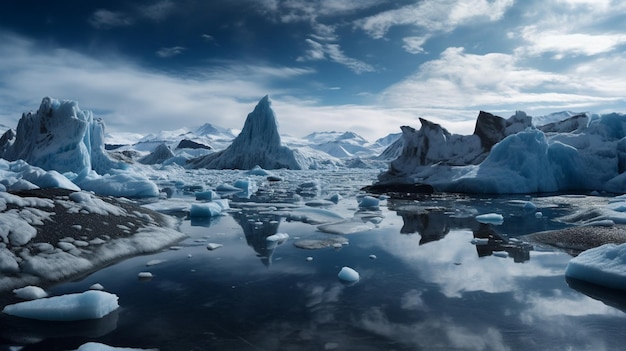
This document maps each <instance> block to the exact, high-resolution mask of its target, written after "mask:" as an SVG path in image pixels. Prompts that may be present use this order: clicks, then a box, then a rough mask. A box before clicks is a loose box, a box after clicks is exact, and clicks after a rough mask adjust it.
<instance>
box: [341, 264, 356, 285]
mask: <svg viewBox="0 0 626 351" xmlns="http://www.w3.org/2000/svg"><path fill="white" fill-rule="evenodd" d="M337 277H338V278H339V280H343V281H345V282H356V281H358V280H359V278H360V276H359V272H357V271H355V270H354V269H352V268H350V267H343V268H341V270H340V271H339V274H338V275H337Z"/></svg>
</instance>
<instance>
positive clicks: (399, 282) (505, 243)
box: [0, 172, 626, 350]
mask: <svg viewBox="0 0 626 351" xmlns="http://www.w3.org/2000/svg"><path fill="white" fill-rule="evenodd" d="M238 174H239V173H229V174H228V175H224V174H219V173H212V172H208V173H206V174H204V175H203V177H204V178H202V179H203V181H202V182H203V183H204V184H208V183H212V184H216V183H219V182H220V181H224V180H226V179H234V178H236V177H237V176H238ZM281 175H282V176H283V177H284V178H285V181H284V182H279V183H274V184H268V183H263V184H262V185H261V189H260V192H259V193H257V195H256V196H252V200H256V201H259V202H271V201H273V200H275V199H280V201H281V202H282V203H288V202H289V201H297V200H302V201H298V204H302V203H303V202H306V201H307V200H309V199H312V198H324V197H327V196H328V195H330V194H333V193H336V192H338V193H341V194H342V196H343V199H342V200H341V201H340V202H339V203H338V204H337V205H333V206H331V207H329V208H328V209H329V210H331V211H333V212H335V213H339V214H341V215H342V216H344V217H347V218H352V219H353V220H354V221H355V223H358V224H359V225H366V226H368V227H370V228H371V229H370V230H367V231H364V232H359V233H355V234H349V235H345V236H344V237H345V238H347V239H348V240H349V244H348V245H343V246H341V247H340V248H333V247H327V248H323V249H318V250H306V249H300V248H297V247H296V246H295V245H294V243H295V242H297V241H299V240H305V239H320V238H322V239H324V238H328V237H336V236H333V235H331V234H325V233H321V232H320V231H318V230H317V226H316V225H312V224H306V223H302V222H300V221H296V220H290V221H288V220H286V219H285V218H284V217H281V216H276V215H274V214H272V213H271V211H270V212H268V206H269V205H259V206H255V207H250V206H241V205H238V204H237V203H236V201H243V202H246V201H248V200H247V199H239V200H236V199H234V200H233V208H234V209H235V210H234V211H233V212H232V213H231V214H229V215H228V216H223V217H220V218H217V219H213V220H206V221H195V220H194V221H190V220H188V219H185V218H182V219H181V220H182V222H181V230H182V231H183V232H185V233H187V234H188V235H189V238H188V239H186V240H185V241H183V242H182V243H180V246H181V248H180V249H178V250H165V251H163V252H160V253H156V254H152V255H147V256H140V257H134V258H131V259H127V260H124V261H122V262H119V263H117V264H115V265H111V266H109V267H106V268H104V269H102V270H100V271H98V272H95V273H93V274H90V275H88V276H86V277H83V278H81V279H79V280H76V281H73V282H67V283H64V284H60V285H57V286H55V287H52V288H51V289H48V290H49V292H50V293H51V294H53V295H56V294H62V293H69V292H77V291H84V290H85V289H87V288H88V287H89V286H90V285H92V284H93V283H101V284H102V285H104V287H105V289H106V290H107V291H109V292H113V293H115V294H117V295H118V296H119V298H120V306H121V307H120V308H119V309H118V310H117V311H115V312H114V313H113V314H111V315H109V316H107V317H106V318H104V319H102V320H99V321H89V322H81V323H41V322H37V323H35V322H31V321H27V320H20V319H16V318H7V317H6V316H2V317H1V318H2V319H1V320H0V322H1V324H2V330H1V331H0V335H1V338H2V339H0V343H1V344H4V345H7V347H5V348H4V349H8V345H23V347H22V348H21V350H71V349H76V348H77V347H78V346H80V345H81V344H83V343H85V342H89V341H97V342H101V343H104V344H108V345H112V346H124V347H136V348H159V349H161V350H451V349H452V350H548V349H550V350H613V349H621V348H622V346H623V345H624V342H625V341H626V323H625V322H626V314H624V312H623V311H624V310H626V308H625V307H624V306H626V303H624V298H622V297H620V295H619V294H615V293H613V292H606V291H602V290H600V289H594V288H592V289H591V290H589V287H588V286H585V285H580V284H575V282H570V284H571V285H573V286H574V288H573V287H571V286H570V284H568V282H567V281H566V280H565V278H564V276H563V272H564V269H565V266H566V265H567V262H568V261H569V259H570V256H568V255H567V254H565V253H561V252H557V251H553V250H546V249H540V250H538V249H536V248H535V249H531V247H529V246H528V245H527V244H524V243H522V242H518V241H516V240H511V238H516V237H519V236H521V235H524V234H528V233H530V232H533V231H538V230H546V229H553V228H559V227H563V226H564V224H562V223H558V222H556V221H554V220H553V219H554V218H556V217H558V216H561V215H563V214H566V213H570V212H571V211H574V210H575V209H577V208H580V207H584V206H590V205H592V204H593V203H594V202H597V201H601V199H598V198H593V197H578V196H551V197H542V198H529V197H524V196H519V197H515V198H510V197H496V198H492V197H470V196H462V195H446V196H434V197H426V198H422V199H419V200H413V199H407V200H387V201H384V202H383V203H382V206H381V207H380V210H379V211H376V210H367V211H365V210H361V209H359V208H358V206H357V202H356V196H357V195H359V190H358V189H359V188H360V187H361V186H362V185H366V184H369V183H370V182H371V179H372V178H373V177H374V176H375V174H374V173H364V174H352V173H347V172H345V173H341V172H337V173H333V174H324V173H317V172H304V173H289V172H286V173H283V174H281ZM191 176H192V175H190V177H191ZM257 179H262V178H257ZM312 179H317V180H318V183H319V185H320V189H321V190H320V192H319V193H317V192H315V191H313V192H309V191H303V188H302V187H300V188H298V185H299V184H302V183H304V182H307V181H310V180H312ZM305 190H306V189H305ZM308 190H310V189H308ZM298 193H300V194H301V195H297V194H298ZM312 194H315V196H311V195H312ZM176 196H178V197H179V198H185V197H186V196H188V195H184V194H182V193H179V194H178V195H176ZM300 196H302V197H300ZM189 200H190V201H191V200H192V197H189ZM528 200H532V201H533V202H534V203H535V204H537V205H538V206H539V210H540V211H542V213H543V217H542V218H536V217H535V215H534V212H532V213H529V212H527V211H525V210H524V208H523V202H524V201H528ZM275 206H276V207H279V208H278V209H277V210H280V207H281V206H283V207H285V208H287V209H288V208H289V205H275ZM489 212H496V213H500V214H503V215H504V217H505V220H504V223H503V224H502V225H500V226H493V225H481V224H479V223H478V222H476V221H475V220H474V216H475V215H477V214H482V213H489ZM276 232H284V233H288V234H289V235H290V238H289V240H287V241H286V242H285V243H283V244H281V245H278V246H277V247H275V248H273V249H272V248H268V247H267V244H266V241H265V237H267V236H268V235H271V234H274V233H276ZM485 237H491V240H490V241H489V244H488V245H484V246H477V245H473V244H472V243H471V241H472V239H474V238H485ZM210 242H214V243H219V244H222V245H223V246H222V247H220V248H218V249H216V250H213V251H211V250H208V249H207V248H206V246H207V244H208V243H210ZM505 252H506V254H505ZM371 255H375V259H373V258H371ZM504 256H508V257H504ZM308 257H311V258H312V260H307V258H308ZM153 260H162V262H161V263H159V264H156V265H152V266H146V264H147V263H148V262H150V261H153ZM343 266H349V267H352V268H354V269H355V270H357V271H358V272H359V273H360V276H361V279H360V281H358V282H357V283H356V284H353V285H349V284H345V283H342V282H340V281H339V280H338V278H337V274H338V272H339V270H340V269H341V267H343ZM142 271H149V272H152V274H153V275H154V277H153V278H152V279H151V280H147V281H142V280H138V279H137V274H138V273H139V272H142ZM583 292H585V293H583ZM589 295H591V296H595V298H591V297H589ZM611 305H614V306H616V307H612V306H611ZM0 349H2V348H0Z"/></svg>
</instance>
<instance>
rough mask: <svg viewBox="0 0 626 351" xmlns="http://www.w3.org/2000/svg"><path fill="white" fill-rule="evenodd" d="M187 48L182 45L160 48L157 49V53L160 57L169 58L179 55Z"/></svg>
mask: <svg viewBox="0 0 626 351" xmlns="http://www.w3.org/2000/svg"><path fill="white" fill-rule="evenodd" d="M185 50H187V48H185V47H182V46H173V47H169V48H160V49H159V50H157V52H156V54H157V56H159V57H163V58H168V57H173V56H178V55H180V54H182V53H183V51H185Z"/></svg>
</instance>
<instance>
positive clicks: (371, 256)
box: [370, 255, 378, 260]
mask: <svg viewBox="0 0 626 351" xmlns="http://www.w3.org/2000/svg"><path fill="white" fill-rule="evenodd" d="M377 258H378V257H376V255H370V260H375V259H377Z"/></svg>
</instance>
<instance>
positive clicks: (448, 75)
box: [0, 0, 626, 141]
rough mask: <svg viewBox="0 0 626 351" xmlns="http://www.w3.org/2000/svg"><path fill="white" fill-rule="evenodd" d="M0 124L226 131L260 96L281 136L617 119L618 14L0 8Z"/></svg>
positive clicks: (198, 4)
mask: <svg viewBox="0 0 626 351" xmlns="http://www.w3.org/2000/svg"><path fill="white" fill-rule="evenodd" d="M3 5H4V6H3V11H2V12H0V123H2V124H5V125H7V126H10V127H15V126H16V125H17V121H18V119H19V117H20V116H21V114H22V112H26V111H30V110H36V109H37V108H38V107H39V103H40V101H41V99H42V98H43V97H44V96H51V97H54V98H57V99H70V100H76V101H78V102H79V104H80V106H81V108H82V109H88V110H92V111H93V112H94V114H95V115H96V117H101V118H103V119H104V121H105V123H106V125H107V130H108V131H112V132H135V133H141V134H147V133H150V132H156V131H159V130H174V129H178V128H181V127H187V128H190V129H193V128H196V127H198V126H200V125H202V124H204V123H213V124H215V125H219V126H223V127H227V128H241V127H242V125H243V122H244V120H245V117H246V115H247V114H248V113H249V112H250V111H251V110H252V109H253V108H254V105H255V104H256V102H257V101H258V100H259V99H261V98H262V97H263V96H264V95H266V94H269V95H270V98H271V99H272V102H273V108H274V111H275V112H276V115H277V118H278V122H279V126H280V131H281V133H283V134H290V135H293V136H304V135H306V134H308V133H310V132H313V131H331V130H336V131H344V130H351V131H355V132H357V133H359V134H361V135H362V136H364V137H365V138H367V139H369V140H372V141H373V140H374V139H376V138H379V137H383V136H385V135H386V134H388V133H396V132H399V130H400V129H399V127H400V126H401V125H410V126H414V127H419V122H418V117H424V118H427V119H430V120H433V121H435V122H437V123H441V124H442V125H443V126H444V127H446V128H448V129H449V130H450V131H451V132H456V133H462V134H469V133H471V132H472V130H473V125H474V121H475V118H476V116H477V115H478V111H479V110H486V111H489V112H492V113H495V114H498V115H501V116H503V117H508V116H510V115H511V114H513V113H514V111H515V110H523V111H526V112H527V113H528V114H530V115H535V116H538V115H542V114H546V113H549V112H556V111H561V110H572V111H591V112H598V113H602V112H613V111H617V112H625V111H626V97H625V92H626V55H624V54H625V51H626V26H625V25H624V23H626V3H624V2H623V1H610V0H553V1H545V0H524V1H521V0H518V1H514V0H430V1H427V0H422V1H381V0H360V1H348V0H317V1H315V0H313V1H309V0H236V1H231V0H224V1H218V0H214V1H200V0H180V1H173V0H142V1H115V0H112V1H80V0H76V1H55V2H54V3H45V4H42V3H41V2H40V1H34V0H19V1H18V0H10V1H6V2H5V3H4V4H3Z"/></svg>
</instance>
